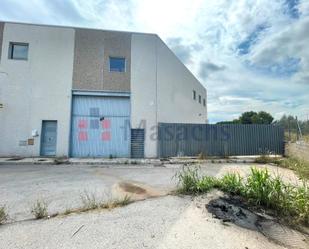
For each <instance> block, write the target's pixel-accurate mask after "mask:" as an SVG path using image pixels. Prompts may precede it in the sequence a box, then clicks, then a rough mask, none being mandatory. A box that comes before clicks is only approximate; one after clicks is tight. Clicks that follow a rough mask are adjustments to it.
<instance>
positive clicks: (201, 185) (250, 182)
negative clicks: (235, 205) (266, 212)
mask: <svg viewBox="0 0 309 249" xmlns="http://www.w3.org/2000/svg"><path fill="white" fill-rule="evenodd" d="M177 177H178V184H179V186H180V188H179V192H180V193H183V194H198V193H206V192H208V191H209V190H211V189H213V188H218V189H220V190H222V191H224V192H227V193H230V194H237V195H240V196H242V197H243V198H245V199H246V200H247V201H249V203H252V204H254V205H258V206H263V207H266V208H271V209H272V210H274V211H276V212H277V214H278V215H281V216H282V217H286V218H287V219H289V220H290V221H294V222H299V223H304V224H306V225H308V224H309V188H308V185H307V184H306V182H304V184H303V186H293V185H290V184H286V183H284V182H283V180H282V179H281V178H280V177H279V176H277V177H272V176H271V175H270V174H269V172H268V170H267V169H261V170H260V169H256V168H251V173H250V175H249V176H248V178H247V181H246V182H245V181H244V180H243V179H242V178H241V177H240V175H239V174H227V175H225V176H223V177H222V178H221V179H217V178H214V177H210V176H204V177H201V176H199V172H198V170H197V169H196V168H195V169H190V168H184V169H183V170H182V171H181V172H179V173H178V174H177Z"/></svg>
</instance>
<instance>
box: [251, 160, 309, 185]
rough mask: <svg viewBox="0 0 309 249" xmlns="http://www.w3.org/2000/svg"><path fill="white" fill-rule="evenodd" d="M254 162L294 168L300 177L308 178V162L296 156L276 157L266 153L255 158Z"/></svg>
mask: <svg viewBox="0 0 309 249" xmlns="http://www.w3.org/2000/svg"><path fill="white" fill-rule="evenodd" d="M255 162H256V163H263V164H269V163H273V164H276V165H278V166H280V167H284V168H288V169H291V170H294V171H295V172H296V174H297V175H298V176H299V178H300V179H303V180H309V162H307V161H305V160H302V159H300V158H296V157H287V158H276V157H270V156H268V155H261V156H260V157H258V158H256V159H255Z"/></svg>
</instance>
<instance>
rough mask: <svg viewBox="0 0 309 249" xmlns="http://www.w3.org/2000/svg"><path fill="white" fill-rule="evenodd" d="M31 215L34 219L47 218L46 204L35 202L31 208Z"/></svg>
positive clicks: (40, 201)
mask: <svg viewBox="0 0 309 249" xmlns="http://www.w3.org/2000/svg"><path fill="white" fill-rule="evenodd" d="M31 213H32V214H33V215H34V217H35V218H36V219H42V218H45V217H47V216H48V211H47V203H46V202H45V201H44V200H37V201H36V202H35V203H34V204H33V206H32V208H31Z"/></svg>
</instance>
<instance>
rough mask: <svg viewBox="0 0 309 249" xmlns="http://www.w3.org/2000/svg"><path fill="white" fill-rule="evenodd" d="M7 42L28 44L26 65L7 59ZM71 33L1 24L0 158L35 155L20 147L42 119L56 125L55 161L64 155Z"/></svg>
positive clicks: (37, 145) (31, 149) (35, 151)
mask: <svg viewBox="0 0 309 249" xmlns="http://www.w3.org/2000/svg"><path fill="white" fill-rule="evenodd" d="M9 42H25V43H29V52H28V60H27V61H21V60H9V59H8V50H9ZM73 53H74V30H73V29H70V28H57V27H46V26H41V27H40V26H36V25H21V24H10V23H7V24H5V28H4V39H3V46H2V58H1V62H0V72H1V73H0V103H2V104H3V105H4V108H2V109H0V122H1V129H0V138H1V143H0V156H38V155H39V154H40V136H39V137H36V138H35V144H34V146H20V145H19V142H20V141H21V140H27V139H28V138H31V132H32V130H34V129H37V130H38V131H39V134H41V126H42V120H57V121H58V131H57V149H56V154H57V156H65V155H68V148H69V131H70V107H71V88H72V71H73Z"/></svg>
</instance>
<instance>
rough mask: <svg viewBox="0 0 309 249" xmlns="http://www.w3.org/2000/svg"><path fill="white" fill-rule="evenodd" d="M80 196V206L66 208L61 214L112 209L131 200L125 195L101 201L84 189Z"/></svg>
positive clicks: (127, 203)
mask: <svg viewBox="0 0 309 249" xmlns="http://www.w3.org/2000/svg"><path fill="white" fill-rule="evenodd" d="M80 198H81V201H82V204H83V205H82V207H80V208H73V209H66V210H65V212H64V213H63V215H68V214H71V213H82V212H88V211H91V210H96V209H97V210H99V209H113V208H117V207H123V206H126V205H129V204H130V203H131V202H132V200H131V198H130V197H129V196H127V195H126V196H125V197H123V198H121V199H115V200H109V201H102V200H99V199H98V198H97V197H96V195H95V194H94V193H88V192H87V191H84V192H83V194H81V195H80Z"/></svg>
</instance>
